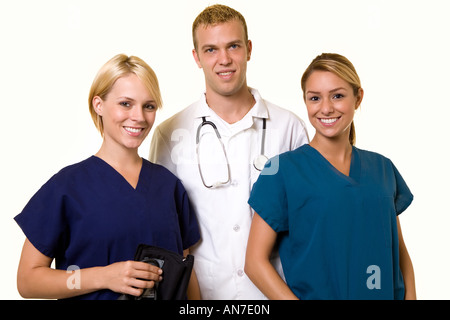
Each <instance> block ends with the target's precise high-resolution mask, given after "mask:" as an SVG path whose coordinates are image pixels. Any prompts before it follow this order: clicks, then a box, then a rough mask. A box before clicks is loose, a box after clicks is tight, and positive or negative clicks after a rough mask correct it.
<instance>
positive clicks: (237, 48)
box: [193, 20, 252, 96]
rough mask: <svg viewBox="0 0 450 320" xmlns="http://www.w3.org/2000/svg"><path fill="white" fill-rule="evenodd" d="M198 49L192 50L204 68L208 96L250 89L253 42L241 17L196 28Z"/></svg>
mask: <svg viewBox="0 0 450 320" xmlns="http://www.w3.org/2000/svg"><path fill="white" fill-rule="evenodd" d="M196 42H197V49H194V50H193V55H194V59H195V61H196V63H197V65H198V67H199V68H203V72H204V74H205V81H206V92H207V95H211V94H215V95H220V96H232V95H234V94H237V93H239V92H241V91H242V90H247V80H246V73H247V61H249V60H250V55H251V48H252V45H251V41H250V40H248V41H246V40H245V31H244V27H243V26H242V23H241V22H240V21H239V20H232V21H229V22H225V23H220V24H216V25H212V26H207V27H205V26H204V25H200V26H199V27H198V28H197V30H196Z"/></svg>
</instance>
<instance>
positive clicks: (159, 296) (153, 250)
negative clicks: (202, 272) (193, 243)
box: [118, 244, 194, 300]
mask: <svg viewBox="0 0 450 320" xmlns="http://www.w3.org/2000/svg"><path fill="white" fill-rule="evenodd" d="M134 260H135V261H143V262H146V263H149V264H152V265H154V266H157V267H159V268H161V269H162V270H163V274H162V277H163V279H162V280H161V281H160V282H155V286H154V287H153V288H151V289H145V290H144V292H143V293H142V295H140V296H139V297H134V296H131V295H126V294H123V295H121V296H120V297H119V298H118V300H143V299H149V300H185V299H186V292H187V287H188V284H189V280H190V278H191V272H192V267H193V266H194V256H193V255H188V256H187V257H183V256H182V255H180V254H178V253H176V252H173V251H169V250H166V249H163V248H159V247H155V246H149V245H146V244H140V245H139V246H138V248H137V250H136V254H135V255H134Z"/></svg>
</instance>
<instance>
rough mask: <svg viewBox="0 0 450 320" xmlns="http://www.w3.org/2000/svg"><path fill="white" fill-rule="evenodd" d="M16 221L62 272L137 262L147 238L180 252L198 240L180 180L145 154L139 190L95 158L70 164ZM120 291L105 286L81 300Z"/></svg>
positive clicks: (194, 220) (156, 244)
mask: <svg viewBox="0 0 450 320" xmlns="http://www.w3.org/2000/svg"><path fill="white" fill-rule="evenodd" d="M14 219H15V220H16V222H17V223H18V224H19V226H20V227H21V228H22V230H23V232H24V233H25V235H26V237H27V238H28V239H29V241H30V242H31V243H32V244H33V245H34V246H35V247H36V248H37V249H38V250H39V251H40V252H41V253H43V254H44V255H46V256H48V257H51V258H55V267H56V268H57V269H61V270H67V269H68V267H69V266H71V265H75V266H77V267H79V268H80V269H83V268H89V267H96V266H106V265H109V264H112V263H115V262H119V261H126V260H133V258H134V254H135V252H136V248H137V246H138V245H139V244H141V243H145V244H149V245H154V246H159V247H163V248H166V249H168V250H172V251H175V252H178V253H179V254H182V253H183V249H187V248H189V247H190V246H192V245H193V244H195V243H196V242H197V241H198V240H199V238H200V235H199V230H198V225H197V220H196V217H195V214H194V211H193V209H192V207H191V206H190V203H189V199H188V196H187V194H186V191H185V189H184V187H183V185H182V183H181V182H180V180H178V179H177V178H176V177H175V176H174V175H173V174H172V173H171V172H170V171H168V170H167V169H166V168H164V167H162V166H160V165H157V164H153V163H151V162H149V161H147V160H145V159H143V163H142V168H141V172H140V175H139V181H138V184H137V187H136V189H134V188H133V187H132V186H131V185H130V184H129V183H128V182H127V181H126V180H125V178H124V177H123V176H122V175H120V174H119V173H118V172H117V171H116V170H115V169H114V168H113V167H111V166H110V165H109V164H107V163H106V162H105V161H103V160H102V159H100V158H98V157H96V156H91V157H90V158H88V159H86V160H84V161H82V162H79V163H77V164H74V165H71V166H68V167H66V168H64V169H62V170H61V171H60V172H58V173H57V174H55V175H54V176H53V177H52V178H51V179H50V180H49V181H48V182H47V183H46V184H44V185H43V186H42V187H41V189H40V190H39V191H38V192H37V193H36V194H35V195H34V196H33V197H32V198H31V200H30V201H29V202H28V204H27V205H26V206H25V208H24V209H23V211H22V212H21V213H20V214H19V215H17V216H16V217H15V218H14ZM118 296H119V294H118V293H115V292H112V291H110V290H101V291H97V292H93V293H90V294H87V295H83V296H79V297H76V299H116V298H117V297H118Z"/></svg>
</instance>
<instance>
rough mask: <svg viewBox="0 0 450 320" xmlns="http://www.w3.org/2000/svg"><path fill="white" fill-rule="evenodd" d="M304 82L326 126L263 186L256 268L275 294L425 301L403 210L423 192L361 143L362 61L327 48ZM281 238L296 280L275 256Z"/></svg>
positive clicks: (253, 253) (254, 200)
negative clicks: (419, 295)
mask: <svg viewBox="0 0 450 320" xmlns="http://www.w3.org/2000/svg"><path fill="white" fill-rule="evenodd" d="M302 89H303V96H304V100H305V103H306V107H307V111H308V116H309V120H310V121H311V124H312V125H313V126H314V128H315V129H316V134H315V136H314V138H313V139H312V141H311V143H310V144H307V145H304V146H302V147H300V148H298V149H296V150H294V151H289V152H286V153H284V154H281V155H280V156H279V159H278V160H279V170H278V172H277V173H276V174H274V175H264V171H263V172H262V174H261V175H260V177H259V179H258V181H257V182H256V183H255V184H254V186H253V189H252V192H251V195H250V199H249V204H250V205H251V206H252V208H253V209H254V210H255V215H254V218H253V222H252V227H251V231H250V235H249V241H248V247H247V257H246V265H245V271H246V273H247V274H248V276H249V277H250V278H251V279H252V281H253V282H254V283H255V284H256V285H257V286H258V287H259V289H260V290H261V291H262V292H263V293H264V294H266V295H267V296H268V297H269V298H271V299H415V298H416V293H415V282H414V271H413V266H412V263H411V259H410V257H409V254H408V251H407V250H406V246H405V243H404V241H403V237H402V233H401V228H400V222H399V219H398V217H397V216H398V215H399V214H400V213H402V212H403V211H404V210H405V209H406V208H407V207H408V206H409V205H410V203H411V202H412V200H413V195H412V194H411V192H410V190H409V188H408V186H407V185H406V183H405V181H404V180H403V178H402V177H401V175H400V173H399V172H398V170H397V169H396V167H395V166H394V164H393V163H392V162H391V161H390V160H389V159H387V158H385V157H384V156H382V155H380V154H377V153H373V152H369V151H364V150H360V149H358V148H356V147H355V146H354V143H355V129H354V125H353V116H354V113H355V110H356V109H357V108H358V107H359V106H360V104H361V101H362V98H363V94H364V92H363V89H362V88H361V84H360V80H359V77H358V75H357V73H356V71H355V68H354V67H353V65H352V63H351V62H350V61H348V60H347V59H346V58H345V57H343V56H341V55H338V54H322V55H320V56H318V57H317V58H315V59H314V60H313V61H312V63H311V64H310V66H309V67H308V68H307V69H306V71H305V73H304V75H303V77H302ZM277 237H278V239H279V240H280V249H279V250H280V257H281V261H282V265H283V270H284V273H285V276H286V283H287V284H286V283H285V282H283V281H282V279H281V278H280V277H279V276H278V275H277V273H276V272H275V270H273V267H271V265H270V263H269V255H270V252H271V250H272V247H273V246H274V244H275V242H276V239H277Z"/></svg>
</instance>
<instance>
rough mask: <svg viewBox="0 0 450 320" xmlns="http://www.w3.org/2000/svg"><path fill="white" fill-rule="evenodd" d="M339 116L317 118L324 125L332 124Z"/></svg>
mask: <svg viewBox="0 0 450 320" xmlns="http://www.w3.org/2000/svg"><path fill="white" fill-rule="evenodd" d="M339 119H340V118H319V121H320V122H321V123H322V124H323V125H325V126H332V125H333V124H334V123H335V122H336V121H338V120H339Z"/></svg>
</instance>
